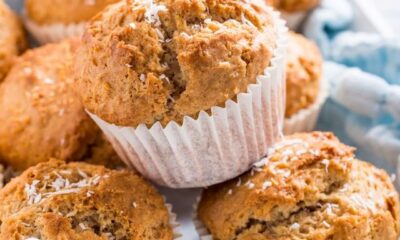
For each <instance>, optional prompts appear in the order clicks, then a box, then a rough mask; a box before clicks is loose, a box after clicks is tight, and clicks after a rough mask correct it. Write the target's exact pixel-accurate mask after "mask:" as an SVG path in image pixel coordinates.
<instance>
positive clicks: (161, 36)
mask: <svg viewBox="0 0 400 240" xmlns="http://www.w3.org/2000/svg"><path fill="white" fill-rule="evenodd" d="M265 8H266V6H256V5H255V4H247V3H245V2H244V1H241V0H207V1H204V0H191V1H190V0H162V1H155V2H152V1H145V2H143V1H121V2H120V3H117V4H114V5H111V6H109V7H108V8H107V9H106V10H105V11H103V12H102V13H101V14H99V15H97V16H96V17H95V18H93V19H92V20H91V22H90V23H89V26H88V28H87V30H86V33H85V34H84V37H83V40H84V44H83V46H82V48H81V49H80V54H79V55H80V56H81V58H79V60H78V61H77V64H76V65H77V67H76V78H77V83H78V84H77V87H78V91H79V92H80V95H81V97H82V99H83V103H84V105H85V107H86V108H87V109H88V110H89V111H91V112H92V113H94V114H96V115H98V116H99V117H100V118H102V119H103V120H106V121H108V122H111V123H115V124H117V125H123V126H132V127H136V126H138V125H139V124H142V123H144V124H147V125H152V124H154V123H155V122H157V121H159V122H161V123H162V124H163V125H166V124H167V123H168V122H170V121H176V122H178V123H181V122H182V120H183V118H184V116H191V117H196V116H197V114H198V113H199V111H201V110H205V111H208V110H210V108H211V107H213V106H223V105H224V103H225V101H226V100H228V99H234V98H235V96H236V95H237V94H238V93H240V92H245V91H246V89H247V87H248V85H249V84H250V83H255V82H256V77H257V76H258V75H260V74H262V73H263V71H264V69H265V68H266V67H268V66H269V64H270V60H271V56H272V53H273V49H274V47H275V42H276V40H275V38H276V36H275V31H274V23H273V20H272V17H271V16H270V14H269V13H268V12H267V11H268V10H267V9H265ZM261 13H263V14H261Z"/></svg>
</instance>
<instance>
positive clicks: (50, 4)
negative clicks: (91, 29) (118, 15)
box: [25, 0, 119, 25]
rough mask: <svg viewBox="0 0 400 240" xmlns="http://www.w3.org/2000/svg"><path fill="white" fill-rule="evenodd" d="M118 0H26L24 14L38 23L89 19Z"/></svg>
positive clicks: (74, 22) (66, 22)
mask: <svg viewBox="0 0 400 240" xmlns="http://www.w3.org/2000/svg"><path fill="white" fill-rule="evenodd" d="M118 1H119V0H68V1H65V0H26V1H25V10H26V15H27V17H29V19H30V20H33V21H34V22H35V23H37V24H40V25H48V24H55V23H61V24H76V23H81V22H86V21H89V20H90V19H91V18H92V17H93V16H94V15H96V14H97V13H98V12H100V11H101V10H103V9H104V8H105V7H106V6H107V5H109V4H112V3H115V2H118Z"/></svg>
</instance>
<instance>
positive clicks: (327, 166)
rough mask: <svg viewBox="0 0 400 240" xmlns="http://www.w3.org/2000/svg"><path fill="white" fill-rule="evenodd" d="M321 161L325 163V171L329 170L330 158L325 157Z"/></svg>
mask: <svg viewBox="0 0 400 240" xmlns="http://www.w3.org/2000/svg"><path fill="white" fill-rule="evenodd" d="M321 162H322V164H324V165H325V172H328V170H329V160H328V159H324V160H322V161H321Z"/></svg>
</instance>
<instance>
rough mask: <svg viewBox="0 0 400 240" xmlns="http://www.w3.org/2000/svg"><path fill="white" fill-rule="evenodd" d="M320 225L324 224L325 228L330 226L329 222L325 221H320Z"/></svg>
mask: <svg viewBox="0 0 400 240" xmlns="http://www.w3.org/2000/svg"><path fill="white" fill-rule="evenodd" d="M322 225H324V226H325V227H327V228H329V227H331V225H330V224H329V223H327V222H326V221H323V222H322Z"/></svg>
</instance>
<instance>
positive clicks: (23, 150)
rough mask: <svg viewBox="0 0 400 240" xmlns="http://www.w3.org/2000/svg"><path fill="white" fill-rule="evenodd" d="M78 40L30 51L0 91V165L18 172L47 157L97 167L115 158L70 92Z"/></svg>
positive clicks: (73, 94) (75, 97)
mask: <svg viewBox="0 0 400 240" xmlns="http://www.w3.org/2000/svg"><path fill="white" fill-rule="evenodd" d="M79 43H80V41H79V40H68V41H65V42H62V43H59V44H52V45H46V46H44V47H41V48H37V49H34V50H30V51H28V52H27V53H25V54H24V55H23V56H21V57H20V58H19V59H18V60H17V61H16V63H15V65H14V66H13V68H12V70H11V71H10V73H9V75H8V76H7V78H6V79H5V80H4V82H3V83H2V84H1V85H0V122H1V124H0V159H1V160H2V161H3V162H5V163H7V164H8V165H10V166H12V167H13V168H15V169H18V170H23V169H26V168H27V167H29V166H32V165H35V164H37V163H39V162H43V161H47V160H49V158H51V157H55V158H58V159H62V160H67V161H69V160H85V159H90V160H91V161H93V162H100V163H103V162H104V161H112V160H114V159H117V158H116V154H115V152H114V151H113V150H112V149H111V146H110V145H109V144H108V143H107V142H106V141H105V138H104V136H103V135H102V133H101V131H100V129H99V128H98V127H97V125H96V124H95V123H94V122H93V121H92V120H91V119H90V118H89V116H88V115H87V114H86V112H85V111H84V109H83V106H82V104H81V102H80V101H79V97H77V95H76V94H75V93H74V92H73V89H72V85H73V81H72V78H71V77H70V75H71V71H70V70H71V68H70V65H71V62H72V58H73V52H74V51H75V49H76V48H77V47H78V45H79Z"/></svg>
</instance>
